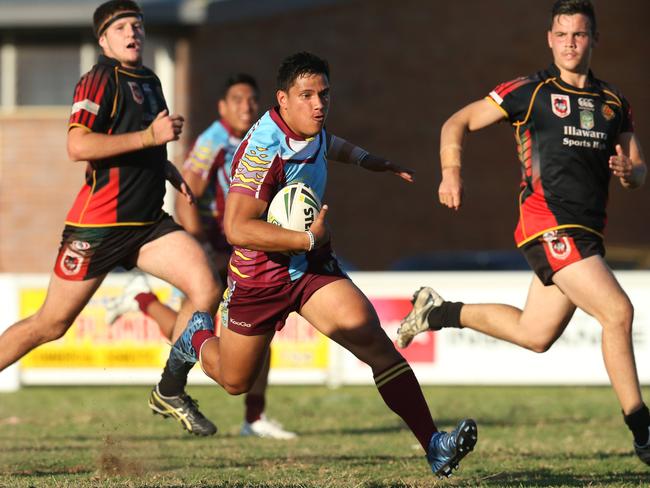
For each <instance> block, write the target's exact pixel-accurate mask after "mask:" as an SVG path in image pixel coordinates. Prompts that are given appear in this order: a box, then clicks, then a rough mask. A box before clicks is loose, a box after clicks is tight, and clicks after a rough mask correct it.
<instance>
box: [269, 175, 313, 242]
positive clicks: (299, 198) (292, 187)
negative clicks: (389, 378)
mask: <svg viewBox="0 0 650 488" xmlns="http://www.w3.org/2000/svg"><path fill="white" fill-rule="evenodd" d="M320 208H321V202H320V199H319V198H318V195H316V192H315V191H314V190H312V189H311V188H310V187H309V186H307V185H305V184H304V183H291V184H289V185H287V186H285V187H283V188H282V189H280V191H279V192H277V193H276V194H275V196H274V197H273V200H271V203H270V204H269V210H268V212H267V215H266V221H267V222H269V223H271V224H275V225H279V226H280V227H283V228H285V229H291V230H298V231H306V230H309V227H311V224H313V223H314V220H316V216H317V215H318V212H320Z"/></svg>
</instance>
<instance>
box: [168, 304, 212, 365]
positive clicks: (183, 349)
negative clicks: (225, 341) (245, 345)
mask: <svg viewBox="0 0 650 488" xmlns="http://www.w3.org/2000/svg"><path fill="white" fill-rule="evenodd" d="M199 330H209V331H211V332H212V333H213V334H214V322H213V321H212V317H211V316H210V314H209V313H206V312H194V314H193V315H192V318H191V319H190V320H189V322H188V323H187V327H186V328H185V330H184V331H183V333H182V334H181V336H180V337H179V338H178V340H177V341H176V342H175V343H174V345H173V346H172V350H171V352H170V353H169V359H168V361H167V364H168V365H169V369H170V371H171V372H172V373H174V374H178V373H181V372H182V371H183V370H184V366H185V365H187V364H195V363H196V362H197V361H198V360H199V358H198V353H197V352H196V351H194V347H193V346H192V337H193V336H194V334H195V333H196V332H198V331H199Z"/></svg>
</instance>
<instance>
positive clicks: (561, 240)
mask: <svg viewBox="0 0 650 488" xmlns="http://www.w3.org/2000/svg"><path fill="white" fill-rule="evenodd" d="M542 239H543V240H544V242H545V243H546V247H548V250H549V252H550V253H551V256H553V257H554V258H555V259H561V260H565V259H566V258H568V257H569V256H570V255H571V242H570V241H569V238H568V237H566V236H559V235H558V232H557V231H556V230H553V231H551V232H545V233H544V235H543V236H542Z"/></svg>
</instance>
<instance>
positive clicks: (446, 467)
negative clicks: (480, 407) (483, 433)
mask: <svg viewBox="0 0 650 488" xmlns="http://www.w3.org/2000/svg"><path fill="white" fill-rule="evenodd" d="M477 439H478V427H476V422H474V421H473V420H472V419H465V420H461V421H460V422H459V423H458V426H457V427H456V428H455V429H454V430H452V431H451V432H449V433H447V432H436V433H435V434H433V435H432V436H431V441H429V449H428V451H427V461H428V462H429V464H430V465H431V471H433V474H435V475H437V476H438V477H440V478H448V477H449V476H451V473H452V471H453V470H454V469H458V463H459V462H460V460H461V459H463V458H464V457H465V456H467V455H468V454H469V453H470V452H471V451H472V449H474V446H475V445H476V441H477Z"/></svg>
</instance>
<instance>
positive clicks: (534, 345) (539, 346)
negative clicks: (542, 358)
mask: <svg viewBox="0 0 650 488" xmlns="http://www.w3.org/2000/svg"><path fill="white" fill-rule="evenodd" d="M554 342H555V341H554V340H549V339H544V338H542V339H533V340H530V341H528V344H526V349H529V350H531V351H533V352H536V353H538V354H542V353H545V352H546V351H548V350H549V349H550V348H551V346H552V345H553V343H554Z"/></svg>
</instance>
